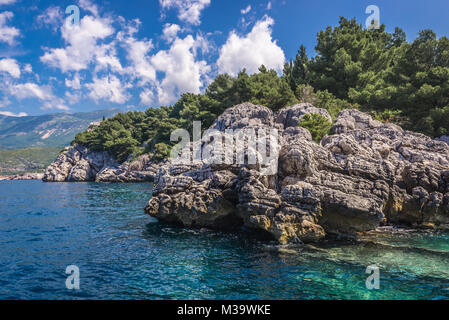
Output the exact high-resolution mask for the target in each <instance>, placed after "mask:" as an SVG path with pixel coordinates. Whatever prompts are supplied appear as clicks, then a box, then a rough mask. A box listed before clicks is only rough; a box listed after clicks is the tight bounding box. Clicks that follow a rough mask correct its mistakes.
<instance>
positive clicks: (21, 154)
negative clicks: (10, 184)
mask: <svg viewBox="0 0 449 320" xmlns="http://www.w3.org/2000/svg"><path fill="white" fill-rule="evenodd" d="M60 151H61V148H60V147H49V148H29V149H20V150H0V175H7V174H17V173H24V172H43V171H44V170H45V168H46V167H48V165H49V164H50V163H52V162H53V161H54V160H55V159H56V158H57V156H58V154H59V152H60Z"/></svg>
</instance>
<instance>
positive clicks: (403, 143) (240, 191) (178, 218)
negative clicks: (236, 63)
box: [64, 103, 449, 243]
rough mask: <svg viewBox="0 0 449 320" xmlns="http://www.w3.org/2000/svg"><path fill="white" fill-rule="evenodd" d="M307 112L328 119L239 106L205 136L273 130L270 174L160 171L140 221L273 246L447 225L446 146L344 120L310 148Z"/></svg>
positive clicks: (366, 120)
mask: <svg viewBox="0 0 449 320" xmlns="http://www.w3.org/2000/svg"><path fill="white" fill-rule="evenodd" d="M316 112H318V113H321V114H323V115H325V116H326V117H329V118H330V116H329V114H328V113H327V111H326V110H324V109H318V108H315V107H313V106H312V105H310V104H300V105H295V106H291V107H287V108H284V109H282V110H281V111H280V112H278V113H273V112H272V111H271V110H270V109H268V108H266V107H263V106H255V105H252V104H249V103H246V104H242V105H238V106H235V107H233V108H230V109H228V110H226V111H225V112H224V113H223V114H222V115H221V116H220V117H219V118H218V119H217V120H216V121H215V123H214V124H213V126H212V128H213V129H217V130H220V131H222V132H224V131H225V130H226V129H239V128H277V129H278V130H279V142H280V146H279V147H280V150H279V151H280V152H279V158H278V159H277V160H276V161H277V164H276V165H277V167H278V170H277V173H276V174H273V175H270V176H267V175H262V174H261V167H260V166H259V167H258V166H254V165H253V166H248V165H208V164H206V163H197V164H195V165H174V164H167V165H163V166H162V167H161V168H160V170H159V172H158V174H157V177H156V180H155V185H154V190H153V197H152V199H151V200H150V201H149V203H148V205H147V207H146V209H145V210H146V212H147V213H148V214H150V215H151V216H153V217H156V218H157V219H159V220H163V221H166V222H170V223H177V224H182V225H184V226H189V227H210V228H217V229H222V228H225V227H232V226H234V227H238V226H241V225H244V226H246V227H249V228H253V229H258V230H263V231H265V232H268V233H270V234H271V235H272V236H273V237H274V238H275V239H277V240H278V241H279V242H281V243H287V242H295V241H304V242H313V241H319V240H321V239H323V238H324V237H325V236H326V235H328V234H337V235H343V236H351V235H354V234H356V233H357V232H363V231H368V230H373V229H375V228H376V227H378V226H381V225H387V224H393V225H394V224H406V225H411V226H414V227H425V228H435V229H436V228H440V227H445V226H447V225H448V224H449V146H448V145H447V144H446V143H444V142H442V141H437V140H433V139H431V138H429V137H427V136H424V135H422V134H418V133H413V132H409V131H405V130H403V129H402V128H400V127H399V126H396V125H393V124H385V123H381V122H378V121H375V120H373V119H372V118H371V117H370V116H368V115H366V114H364V113H362V112H359V111H357V110H344V111H342V112H341V113H340V114H339V116H338V119H337V121H336V122H335V124H334V126H333V133H334V134H333V135H331V136H326V137H325V138H324V139H323V140H322V141H321V143H320V144H317V143H315V142H314V141H313V140H312V138H311V135H310V133H309V131H308V130H306V129H304V128H299V127H297V124H298V121H299V119H300V118H301V117H302V116H303V115H304V114H306V113H316ZM205 145H207V142H203V147H204V146H205ZM65 171H67V170H65ZM65 171H64V172H65ZM72 171H73V170H72ZM75 172H77V171H76V170H75ZM72 176H73V174H72Z"/></svg>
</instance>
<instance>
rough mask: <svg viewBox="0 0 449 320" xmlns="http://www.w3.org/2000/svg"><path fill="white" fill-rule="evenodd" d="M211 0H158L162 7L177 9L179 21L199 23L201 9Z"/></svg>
mask: <svg viewBox="0 0 449 320" xmlns="http://www.w3.org/2000/svg"><path fill="white" fill-rule="evenodd" d="M210 2H211V0H159V3H160V5H161V7H162V8H163V9H176V10H178V18H179V20H181V21H184V22H187V23H190V24H193V25H200V24H201V20H200V17H201V11H203V10H204V9H205V8H206V7H207V6H209V5H210Z"/></svg>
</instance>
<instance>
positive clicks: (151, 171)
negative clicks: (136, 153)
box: [42, 145, 162, 182]
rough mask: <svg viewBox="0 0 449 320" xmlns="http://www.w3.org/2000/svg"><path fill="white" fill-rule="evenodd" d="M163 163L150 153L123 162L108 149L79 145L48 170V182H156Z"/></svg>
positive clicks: (60, 156)
mask: <svg viewBox="0 0 449 320" xmlns="http://www.w3.org/2000/svg"><path fill="white" fill-rule="evenodd" d="M160 165H162V163H156V162H153V161H151V157H150V156H149V155H142V156H141V157H139V158H138V159H135V160H130V161H127V162H125V163H122V164H119V163H117V161H115V159H114V158H113V157H112V156H111V155H109V154H108V153H107V152H95V151H89V150H88V149H87V148H85V147H83V146H79V145H75V146H72V147H69V148H67V149H66V151H64V152H63V153H61V154H60V155H59V156H58V158H57V159H56V160H55V162H53V163H52V164H51V165H50V166H49V167H48V168H47V170H46V171H45V174H44V176H43V179H42V180H43V181H44V182H94V181H95V182H152V181H153V180H154V177H155V176H156V173H157V171H158V170H159V166H160Z"/></svg>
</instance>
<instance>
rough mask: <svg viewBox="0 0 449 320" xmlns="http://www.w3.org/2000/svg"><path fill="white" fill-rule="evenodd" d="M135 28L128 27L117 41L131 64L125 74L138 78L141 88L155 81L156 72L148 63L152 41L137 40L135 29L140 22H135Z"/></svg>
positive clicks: (120, 33)
mask: <svg viewBox="0 0 449 320" xmlns="http://www.w3.org/2000/svg"><path fill="white" fill-rule="evenodd" d="M136 23H137V25H136V26H131V27H128V30H127V32H119V33H118V35H117V39H118V40H119V41H120V43H121V44H122V47H123V48H124V49H125V50H126V52H127V59H128V60H129V61H130V62H131V66H130V67H129V68H127V72H128V73H130V74H131V75H132V76H133V77H137V78H139V79H140V80H141V81H140V84H139V86H142V85H144V84H146V83H148V82H154V81H156V70H155V68H154V67H153V66H152V65H151V63H150V56H149V53H150V51H151V49H153V47H154V46H153V41H152V40H147V39H145V38H144V39H142V40H137V39H136V38H135V37H134V35H135V33H137V30H138V29H137V27H138V25H139V24H140V21H136Z"/></svg>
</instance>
